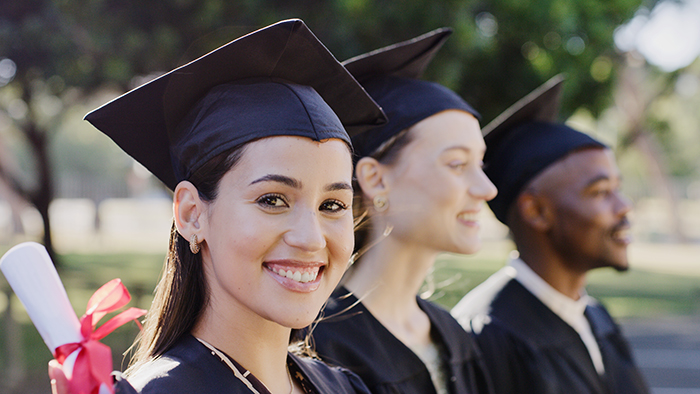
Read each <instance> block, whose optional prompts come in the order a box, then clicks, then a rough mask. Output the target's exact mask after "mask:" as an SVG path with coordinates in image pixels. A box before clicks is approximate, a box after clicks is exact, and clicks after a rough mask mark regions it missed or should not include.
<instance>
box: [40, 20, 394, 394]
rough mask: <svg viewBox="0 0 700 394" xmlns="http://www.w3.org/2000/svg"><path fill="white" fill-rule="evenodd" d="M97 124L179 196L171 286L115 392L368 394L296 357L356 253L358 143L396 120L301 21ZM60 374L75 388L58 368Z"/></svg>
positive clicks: (210, 60)
mask: <svg viewBox="0 0 700 394" xmlns="http://www.w3.org/2000/svg"><path fill="white" fill-rule="evenodd" d="M86 119H87V120H88V121H90V122H91V123H92V124H93V125H95V126H96V127H97V128H98V129H100V131H102V132H104V133H105V134H107V135H109V136H110V137H111V138H112V139H113V140H114V141H115V142H116V143H117V144H119V145H120V146H121V147H122V148H123V149H124V150H125V151H126V152H127V153H129V154H130V155H132V156H133V157H134V158H135V159H136V160H138V161H139V162H140V163H142V164H143V165H144V166H145V167H146V168H148V169H149V170H150V171H151V172H153V173H154V174H155V175H156V176H157V177H158V178H159V179H160V180H161V181H163V183H165V184H166V185H167V186H168V187H169V188H170V189H172V190H173V208H174V209H173V212H174V224H173V229H172V232H171V239H170V251H169V253H168V258H167V260H166V263H165V267H164V270H163V277H162V279H161V281H160V283H159V284H158V287H157V289H156V293H155V297H154V301H153V304H152V306H151V309H150V310H149V312H148V315H147V318H146V321H145V324H144V329H143V331H142V333H141V335H140V338H139V339H138V344H137V348H136V349H137V350H136V354H135V356H134V359H133V360H132V365H131V367H130V369H129V370H128V371H127V372H126V373H125V374H124V376H125V377H124V376H121V375H119V374H118V377H117V383H116V385H115V389H116V392H120V393H134V392H138V393H144V394H146V393H147V394H155V393H194V392H197V393H245V392H253V393H283V392H284V393H287V392H289V393H302V392H303V393H355V392H366V388H365V387H364V385H363V384H362V382H361V381H360V380H359V378H357V376H355V375H353V374H352V373H350V372H349V371H347V370H343V369H340V368H331V367H328V366H326V365H325V364H323V363H321V362H319V361H317V360H312V359H308V358H304V357H300V356H298V355H294V354H291V353H289V352H288V344H289V338H290V333H291V330H292V329H293V328H302V327H305V326H307V325H309V324H310V323H311V322H312V321H313V320H314V318H315V317H316V315H317V314H318V312H319V310H320V309H321V307H322V305H323V303H324V302H325V301H326V299H327V298H328V296H329V295H330V293H331V292H332V290H333V289H334V288H335V286H336V285H337V283H338V281H339V280H340V278H341V276H342V274H343V272H344V271H345V268H346V267H347V264H348V261H349V258H350V255H351V253H352V248H353V218H352V210H351V204H352V186H351V180H352V160H351V150H350V136H349V134H348V133H350V134H356V133H359V132H362V131H364V129H365V128H367V127H368V126H371V125H374V124H378V123H382V122H383V121H385V119H384V115H383V113H382V111H381V110H380V109H379V107H378V106H377V105H376V104H375V103H374V101H373V100H372V99H371V98H370V97H369V96H368V95H367V94H366V93H365V92H364V90H363V89H362V88H361V87H360V85H358V84H357V82H355V80H354V79H353V78H352V77H351V76H350V74H349V73H348V72H347V70H345V68H343V66H342V65H341V64H340V63H338V62H337V61H336V60H335V58H333V56H332V55H331V54H330V53H329V52H328V51H327V50H326V48H325V47H324V46H323V44H321V43H320V42H319V41H318V40H317V39H316V37H315V36H314V35H313V34H312V33H311V32H310V31H309V30H308V29H307V28H306V26H305V25H304V24H303V22H301V21H300V20H290V21H283V22H280V23H277V24H275V25H272V26H269V27H267V28H264V29H261V30H258V31H256V32H253V33H251V34H249V35H247V36H244V37H242V38H240V39H238V40H235V41H232V42H231V43H229V44H227V45H225V46H223V47H221V48H219V49H217V50H215V51H213V52H211V53H209V54H207V55H205V56H203V57H201V58H199V59H197V60H195V61H194V62H192V63H189V64H187V65H185V66H183V67H180V68H178V69H175V70H173V71H171V72H170V73H168V74H165V75H164V76H162V77H160V78H158V79H155V80H153V81H151V82H149V83H147V84H146V85H143V86H141V87H139V88H137V89H134V90H133V91H130V92H128V93H126V94H125V95H123V96H121V97H119V98H117V99H115V100H114V101H112V102H110V103H108V104H106V105H104V106H103V107H101V108H98V109H97V110H95V111H93V112H91V113H90V114H88V115H87V116H86ZM346 129H347V132H346ZM49 372H50V375H51V376H52V377H53V378H54V379H56V381H55V384H54V389H55V391H56V392H58V393H67V392H69V391H67V390H68V389H69V388H68V386H67V385H66V379H65V376H64V374H63V373H62V369H61V368H60V366H58V365H57V363H56V362H52V363H51V365H50V369H49Z"/></svg>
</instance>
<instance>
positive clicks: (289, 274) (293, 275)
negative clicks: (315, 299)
mask: <svg viewBox="0 0 700 394" xmlns="http://www.w3.org/2000/svg"><path fill="white" fill-rule="evenodd" d="M272 272H274V273H276V274H277V275H279V276H281V277H283V278H287V279H291V280H293V281H296V282H300V283H307V282H313V281H315V280H316V278H317V277H318V271H315V272H304V273H303V274H302V273H301V272H299V271H292V270H289V271H285V270H283V269H280V270H278V269H277V268H272Z"/></svg>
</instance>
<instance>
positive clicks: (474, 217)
mask: <svg viewBox="0 0 700 394" xmlns="http://www.w3.org/2000/svg"><path fill="white" fill-rule="evenodd" d="M458 217H459V218H460V219H461V220H466V221H470V222H476V221H477V220H478V215H477V214H475V213H461V214H459V216H458Z"/></svg>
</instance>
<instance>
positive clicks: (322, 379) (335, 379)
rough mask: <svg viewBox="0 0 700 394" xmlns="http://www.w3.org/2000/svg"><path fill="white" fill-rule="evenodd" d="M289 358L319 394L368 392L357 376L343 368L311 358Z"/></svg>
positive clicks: (361, 393) (358, 393) (365, 393)
mask: <svg viewBox="0 0 700 394" xmlns="http://www.w3.org/2000/svg"><path fill="white" fill-rule="evenodd" d="M290 357H291V358H292V360H294V362H295V363H296V364H297V366H299V369H301V370H302V372H303V373H304V374H305V375H306V376H307V377H308V379H309V380H310V381H311V382H312V383H313V385H314V386H315V388H316V390H317V391H318V393H319V394H326V393H327V394H335V393H338V394H345V393H347V394H352V393H357V394H369V392H370V391H369V389H368V388H367V386H366V385H365V384H364V382H363V381H362V380H361V379H360V378H359V377H358V376H357V375H355V374H354V373H352V372H351V371H349V370H347V369H345V368H341V367H335V366H334V367H332V366H328V365H327V364H325V363H323V362H322V361H320V360H316V359H312V358H307V357H298V356H294V355H290ZM297 378H298V377H297Z"/></svg>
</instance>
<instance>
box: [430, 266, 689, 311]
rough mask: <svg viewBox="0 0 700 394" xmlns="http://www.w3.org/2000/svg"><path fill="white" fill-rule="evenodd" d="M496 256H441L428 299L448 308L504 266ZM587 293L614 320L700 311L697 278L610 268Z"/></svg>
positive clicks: (591, 280)
mask: <svg viewBox="0 0 700 394" xmlns="http://www.w3.org/2000/svg"><path fill="white" fill-rule="evenodd" d="M504 263H505V259H504V258H499V257H498V256H486V257H479V256H474V257H470V256H453V255H444V256H441V257H440V258H439V259H438V261H437V262H436V264H435V269H434V272H433V277H434V278H433V281H434V282H435V283H436V285H435V286H434V287H435V291H434V295H433V296H431V297H430V299H432V300H434V301H436V302H438V303H440V304H441V305H443V306H445V307H447V308H451V307H452V306H454V305H455V304H456V303H457V302H458V301H459V300H460V299H461V298H462V296H464V294H466V293H467V292H468V291H469V290H471V289H472V288H474V287H475V286H476V285H478V284H479V283H481V282H482V281H483V280H484V279H486V278H487V277H488V276H489V275H491V274H492V273H494V272H496V271H497V270H499V269H500V268H501V267H503V265H504ZM587 291H588V294H590V295H591V296H593V297H595V298H597V299H598V300H599V301H601V302H602V303H603V304H604V305H606V306H607V307H608V309H609V310H610V313H611V314H612V315H613V316H615V317H617V318H621V317H663V316H670V315H687V314H694V313H698V311H700V297H699V296H700V278H698V277H697V276H693V275H688V276H680V275H671V274H660V273H652V272H647V271H642V270H635V269H631V270H630V271H628V272H624V273H620V272H617V271H615V270H613V269H599V270H594V271H592V272H590V273H589V274H588V285H587Z"/></svg>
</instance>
